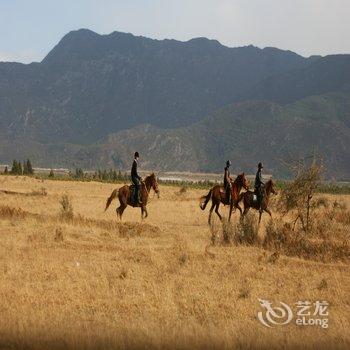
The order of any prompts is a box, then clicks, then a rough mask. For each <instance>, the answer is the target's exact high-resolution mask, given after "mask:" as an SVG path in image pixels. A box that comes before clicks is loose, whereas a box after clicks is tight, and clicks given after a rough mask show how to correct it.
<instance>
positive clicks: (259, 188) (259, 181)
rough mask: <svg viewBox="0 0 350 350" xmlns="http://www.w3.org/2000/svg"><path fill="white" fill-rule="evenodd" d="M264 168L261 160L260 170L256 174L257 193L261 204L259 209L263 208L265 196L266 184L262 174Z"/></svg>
mask: <svg viewBox="0 0 350 350" xmlns="http://www.w3.org/2000/svg"><path fill="white" fill-rule="evenodd" d="M262 168H263V165H262V163H261V162H259V164H258V171H257V172H256V175H255V193H256V196H257V200H258V204H259V211H261V210H262V208H261V205H262V201H263V196H264V192H263V187H264V186H265V184H264V182H263V180H262V175H261V169H262Z"/></svg>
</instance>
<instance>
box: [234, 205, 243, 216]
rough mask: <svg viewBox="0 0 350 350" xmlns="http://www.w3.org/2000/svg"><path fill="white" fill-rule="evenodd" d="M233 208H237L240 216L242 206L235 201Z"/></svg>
mask: <svg viewBox="0 0 350 350" xmlns="http://www.w3.org/2000/svg"><path fill="white" fill-rule="evenodd" d="M235 208H237V209H238V210H239V212H240V213H241V216H242V213H243V212H242V208H241V206H240V205H239V203H237V204H236V205H235Z"/></svg>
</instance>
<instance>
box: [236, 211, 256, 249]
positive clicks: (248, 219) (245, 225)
mask: <svg viewBox="0 0 350 350" xmlns="http://www.w3.org/2000/svg"><path fill="white" fill-rule="evenodd" d="M233 239H234V242H235V243H236V244H249V245H256V244H259V236H258V219H257V216H256V215H254V214H253V213H250V212H249V213H248V214H247V215H246V216H245V217H244V219H243V220H240V221H239V222H238V223H237V224H236V225H235V226H234V235H233Z"/></svg>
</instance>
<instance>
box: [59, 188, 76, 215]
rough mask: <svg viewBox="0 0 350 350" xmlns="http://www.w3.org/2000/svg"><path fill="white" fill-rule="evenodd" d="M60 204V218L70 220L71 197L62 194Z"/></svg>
mask: <svg viewBox="0 0 350 350" xmlns="http://www.w3.org/2000/svg"><path fill="white" fill-rule="evenodd" d="M60 205H61V212H60V216H61V218H63V219H65V220H72V219H73V216H74V215H73V205H72V202H71V199H70V198H69V196H68V195H67V194H64V195H62V197H61V199H60Z"/></svg>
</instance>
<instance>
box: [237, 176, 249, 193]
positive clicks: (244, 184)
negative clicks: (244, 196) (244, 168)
mask: <svg viewBox="0 0 350 350" xmlns="http://www.w3.org/2000/svg"><path fill="white" fill-rule="evenodd" d="M238 178H239V183H240V184H241V186H242V187H243V188H244V189H245V190H246V191H248V190H249V181H248V179H247V178H246V176H245V174H244V173H242V174H239V175H238Z"/></svg>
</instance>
